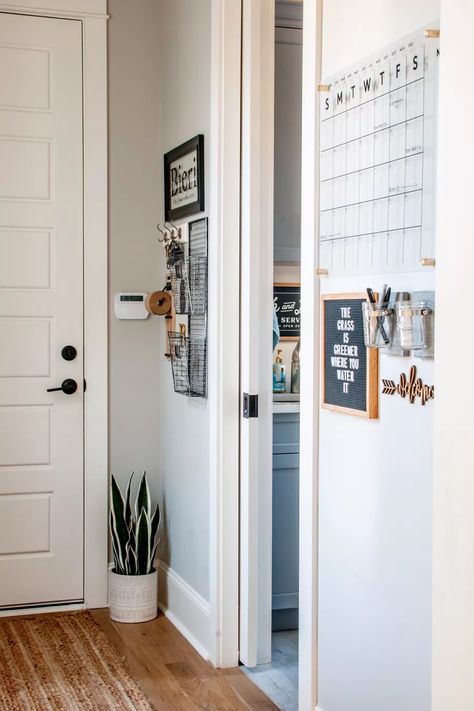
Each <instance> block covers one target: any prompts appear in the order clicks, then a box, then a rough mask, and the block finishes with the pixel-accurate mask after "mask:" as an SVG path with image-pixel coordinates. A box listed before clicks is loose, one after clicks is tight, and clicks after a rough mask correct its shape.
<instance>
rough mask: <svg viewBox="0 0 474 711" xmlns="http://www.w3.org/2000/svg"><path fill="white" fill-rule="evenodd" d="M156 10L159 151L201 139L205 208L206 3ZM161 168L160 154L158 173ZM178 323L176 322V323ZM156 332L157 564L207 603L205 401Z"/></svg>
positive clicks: (174, 0)
mask: <svg viewBox="0 0 474 711" xmlns="http://www.w3.org/2000/svg"><path fill="white" fill-rule="evenodd" d="M157 5H158V7H159V12H160V27H159V33H158V34H157V36H156V38H155V41H156V44H157V46H159V48H160V60H159V61H160V65H161V77H162V79H161V95H160V98H161V127H160V144H161V150H162V152H166V151H168V150H170V149H171V148H174V147H175V146H178V145H179V144H180V143H183V142H184V141H186V140H187V139H188V138H191V137H192V136H195V135H196V134H198V133H203V134H204V145H205V186H206V191H205V200H206V208H208V206H209V145H210V136H209V130H210V90H211V85H210V81H211V63H210V52H211V1H210V0H200V2H198V3H197V2H195V1H194V0H159V2H158V3H157ZM161 161H162V157H161V155H160V165H159V170H160V171H161V170H162V166H161ZM155 210H156V212H155V215H156V219H155V222H158V221H163V219H164V215H163V196H162V192H161V191H160V192H157V193H156V196H155ZM191 219H196V217H195V216H193V217H192V218H191ZM158 259H159V269H158V274H159V275H160V276H161V283H164V276H165V260H164V253H163V251H161V252H160V254H159V257H158ZM210 308H212V304H210ZM179 320H180V319H179V317H178V319H177V322H178V323H179ZM159 331H160V333H159V339H158V346H157V349H156V350H155V368H156V369H157V372H158V375H159V380H160V393H159V417H158V419H157V421H156V427H155V432H154V434H155V441H156V446H157V449H158V470H159V475H160V482H161V488H162V497H163V501H164V505H165V514H166V521H165V530H166V538H165V540H164V545H163V547H162V550H161V554H160V557H161V558H162V559H163V560H164V561H165V563H167V564H168V565H169V566H170V567H171V568H172V570H174V571H175V572H176V573H177V574H178V575H179V576H181V577H182V578H184V580H185V581H186V582H187V583H188V584H189V585H190V586H191V587H192V588H193V589H194V590H195V591H197V593H199V594H200V595H201V596H202V597H203V598H205V600H209V443H208V440H209V435H208V431H209V408H208V401H207V400H203V399H191V398H186V397H184V396H183V395H177V394H175V393H174V391H173V385H172V377H171V366H170V364H169V363H168V361H167V360H166V359H165V358H163V357H162V353H164V351H165V350H166V342H165V331H164V326H163V328H160V329H159Z"/></svg>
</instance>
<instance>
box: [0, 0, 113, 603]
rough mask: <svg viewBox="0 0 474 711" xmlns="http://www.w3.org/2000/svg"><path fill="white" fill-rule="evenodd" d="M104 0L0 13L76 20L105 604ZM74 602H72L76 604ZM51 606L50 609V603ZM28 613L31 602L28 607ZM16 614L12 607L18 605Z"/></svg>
mask: <svg viewBox="0 0 474 711" xmlns="http://www.w3.org/2000/svg"><path fill="white" fill-rule="evenodd" d="M106 8H107V5H106V0H49V2H48V3H47V6H46V7H45V5H44V4H43V3H41V2H40V1H39V0H31V2H30V3H25V2H15V0H10V2H8V3H2V2H0V12H2V11H3V12H16V13H23V14H28V15H40V16H49V17H55V18H59V19H61V18H62V19H71V18H75V19H77V20H80V21H82V33H83V82H84V83H83V91H84V106H83V120H84V144H83V145H84V147H83V150H84V336H85V345H84V373H85V379H86V382H87V390H86V393H85V398H84V403H85V409H84V432H85V450H84V462H85V473H84V477H85V479H84V483H85V520H84V524H85V541H84V555H85V559H84V581H85V582H84V606H85V607H105V606H106V605H107V564H108V526H107V506H108V430H107V428H108V412H107V410H108V367H107V357H108V343H107V339H108V333H107V328H108V325H107V324H108V292H107V22H106V20H107V15H106ZM76 607H77V606H76ZM53 609H54V608H53ZM28 611H29V612H32V610H31V609H29V610H28ZM17 614H18V611H17Z"/></svg>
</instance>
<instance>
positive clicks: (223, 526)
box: [209, 0, 322, 711]
mask: <svg viewBox="0 0 474 711" xmlns="http://www.w3.org/2000/svg"><path fill="white" fill-rule="evenodd" d="M241 25H242V1H241V0H212V50H211V51H212V78H211V95H212V98H211V209H210V226H211V236H210V246H211V249H210V255H211V256H210V265H209V271H210V303H211V304H213V305H214V311H213V312H212V310H211V312H210V316H209V333H210V349H209V350H210V353H209V406H210V411H211V423H210V428H209V429H210V435H209V448H210V470H209V475H210V561H209V565H210V637H209V639H210V649H209V655H210V659H211V661H212V662H213V664H214V665H215V666H217V667H232V666H237V665H238V663H239V437H240V434H239V430H240V413H241V403H240V382H239V380H240V379H239V362H238V343H239V338H240V314H239V306H238V304H239V301H240V268H239V249H240V198H239V197H236V196H240V152H241V125H240V123H241V116H240V112H239V111H238V110H236V107H238V106H240V105H241V61H242V56H241V33H238V32H235V28H236V27H239V26H240V27H241ZM321 27H322V0H308V1H307V2H304V3H303V134H302V141H303V145H304V146H305V147H306V150H305V152H304V162H303V171H302V220H301V222H302V239H301V244H302V272H301V287H302V298H303V300H304V303H305V304H306V305H305V310H304V313H303V321H302V326H303V329H304V332H305V334H306V333H307V334H308V336H307V337H306V338H305V339H302V361H303V363H302V369H301V382H302V390H301V392H302V394H301V403H300V406H301V415H300V418H301V445H300V446H301V454H300V629H302V630H304V632H303V634H300V642H299V655H300V656H299V686H300V690H299V708H300V711H314V709H315V707H316V704H317V665H318V655H317V653H318V648H317V614H318V600H317V581H318V567H317V548H318V539H317V530H318V466H319V441H318V417H319V404H318V403H319V397H318V393H319V283H318V281H317V280H316V274H315V269H316V267H317V266H318V248H317V243H318V234H319V232H318V204H317V195H318V190H317V185H318V152H319V143H318V142H319V136H318V130H317V126H318V114H319V99H318V95H317V92H316V85H317V83H318V81H319V80H320V72H321ZM261 32H263V33H264V34H263V35H262V36H261V38H260V41H261V43H262V44H263V45H264V44H265V42H267V41H268V34H266V33H265V28H261ZM212 339H213V341H214V342H213V343H212V342H211V340H212ZM232 376H233V377H232Z"/></svg>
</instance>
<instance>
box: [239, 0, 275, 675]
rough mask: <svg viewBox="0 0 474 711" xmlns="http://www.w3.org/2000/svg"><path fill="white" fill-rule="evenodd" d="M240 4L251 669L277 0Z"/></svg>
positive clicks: (268, 446)
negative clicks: (252, 413) (254, 412)
mask: <svg viewBox="0 0 474 711" xmlns="http://www.w3.org/2000/svg"><path fill="white" fill-rule="evenodd" d="M242 5H243V22H242V132H241V135H242V147H241V153H242V157H241V165H242V167H241V215H242V217H241V237H240V239H241V249H240V273H241V316H240V319H241V325H240V328H241V338H240V340H241V343H240V353H241V367H240V373H241V375H240V380H241V383H240V388H241V391H242V393H243V392H248V393H254V394H258V418H257V419H253V418H251V419H242V420H241V426H240V660H241V662H242V663H243V664H245V665H246V666H247V667H254V666H256V665H257V664H266V663H268V662H270V661H271V657H272V479H273V472H272V426H273V413H272V405H273V402H272V373H271V367H270V366H271V362H272V352H273V346H272V313H273V152H274V151H273V143H274V140H273V137H274V128H273V126H274V114H275V109H274V106H275V102H274V83H275V82H274V74H275V72H274V58H275V3H274V0H261V1H260V2H258V3H255V2H253V0H243V3H242Z"/></svg>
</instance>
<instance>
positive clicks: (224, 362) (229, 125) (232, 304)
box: [208, 0, 241, 667]
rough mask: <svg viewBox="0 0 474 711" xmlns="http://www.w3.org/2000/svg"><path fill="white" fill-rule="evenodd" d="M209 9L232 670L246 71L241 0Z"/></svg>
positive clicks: (220, 592) (223, 635) (218, 501)
mask: <svg viewBox="0 0 474 711" xmlns="http://www.w3.org/2000/svg"><path fill="white" fill-rule="evenodd" d="M211 7H212V10H211V18H212V33H211V35H212V36H211V130H210V163H211V170H210V176H211V178H210V190H209V192H210V212H209V304H210V305H212V306H210V308H209V347H208V350H209V366H208V371H209V412H210V422H209V501H210V515H209V539H210V551H209V599H210V635H209V640H210V647H209V652H210V658H211V661H212V663H213V664H214V665H215V666H216V667H235V666H237V665H238V660H239V511H238V505H237V502H238V500H239V422H240V395H239V348H238V342H239V327H240V313H239V300H240V286H239V285H240V273H239V262H240V259H239V250H240V201H239V199H238V196H239V193H240V111H239V107H240V73H241V72H240V67H241V46H240V39H241V38H240V35H241V33H240V31H236V28H240V25H241V0H212V6H211ZM236 196H237V197H236ZM229 374H234V375H235V377H234V378H231V377H229Z"/></svg>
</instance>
